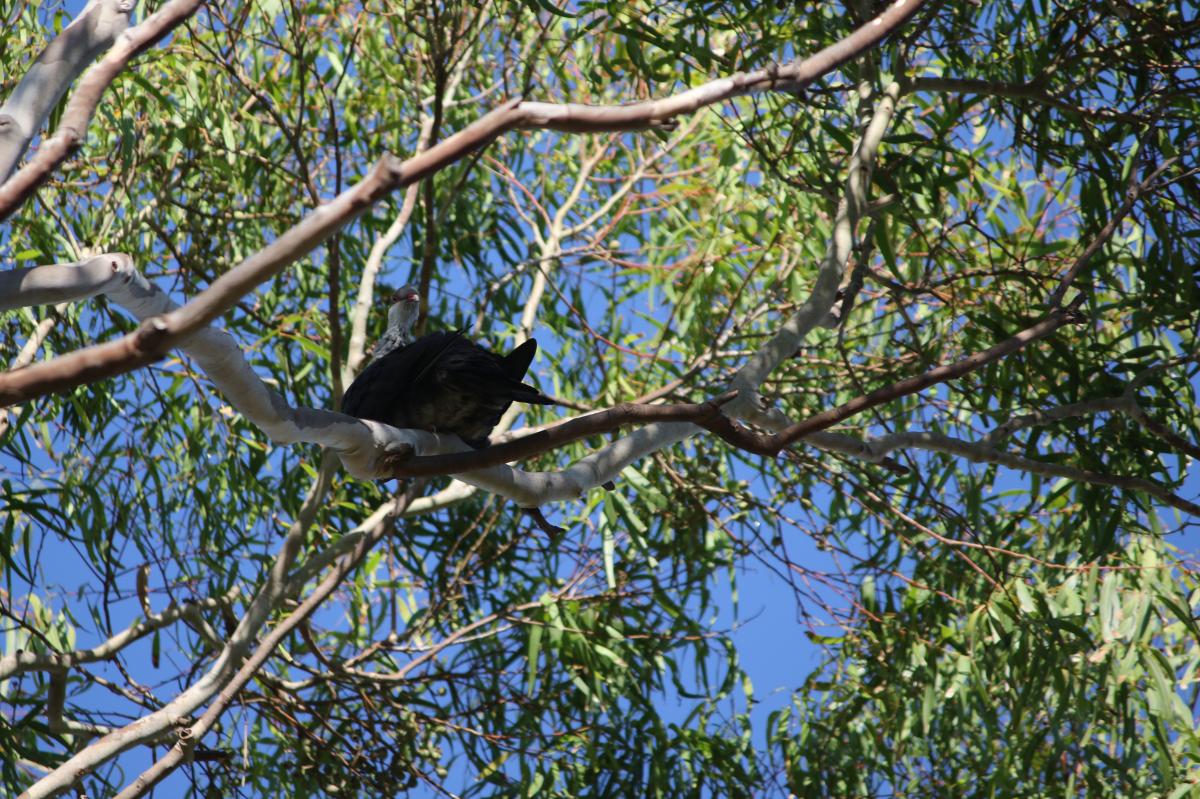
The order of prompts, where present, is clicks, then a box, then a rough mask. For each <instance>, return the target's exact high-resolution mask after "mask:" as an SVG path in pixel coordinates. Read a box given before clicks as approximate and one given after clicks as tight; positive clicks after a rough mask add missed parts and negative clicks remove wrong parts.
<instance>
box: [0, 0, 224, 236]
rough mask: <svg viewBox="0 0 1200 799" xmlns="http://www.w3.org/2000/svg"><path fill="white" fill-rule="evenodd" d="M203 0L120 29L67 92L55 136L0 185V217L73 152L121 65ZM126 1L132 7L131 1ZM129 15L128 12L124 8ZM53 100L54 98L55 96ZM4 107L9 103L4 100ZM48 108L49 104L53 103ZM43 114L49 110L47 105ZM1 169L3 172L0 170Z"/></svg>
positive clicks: (177, 0)
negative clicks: (105, 50)
mask: <svg viewBox="0 0 1200 799" xmlns="http://www.w3.org/2000/svg"><path fill="white" fill-rule="evenodd" d="M93 2H96V0H93ZM126 2H128V0H122V4H123V3H126ZM202 3H203V0H171V2H169V3H167V4H166V5H164V6H163V7H162V8H160V9H159V10H158V11H155V12H154V13H153V14H151V15H150V16H149V17H147V18H146V19H145V20H143V21H142V22H141V23H140V24H138V25H135V26H134V27H132V28H129V29H128V30H123V32H121V33H120V35H119V36H118V37H117V42H116V44H115V45H113V47H112V48H111V49H110V50H109V51H108V54H107V55H105V56H104V58H102V59H100V61H99V63H97V64H96V65H95V66H94V67H92V68H91V69H89V70H88V71H87V73H86V74H85V75H84V76H83V78H82V79H81V80H80V81H79V86H78V87H76V89H75V92H74V93H73V94H72V95H71V99H70V100H69V101H67V107H66V109H65V110H64V111H63V115H62V121H61V122H59V124H58V128H57V129H56V130H55V131H54V135H52V136H50V137H49V138H46V139H44V140H43V141H42V143H41V146H39V147H38V150H37V154H36V155H34V157H33V158H31V159H30V160H29V161H28V162H26V164H25V166H23V167H21V169H20V170H19V171H18V172H17V173H16V174H14V175H13V176H12V177H10V178H9V179H8V180H7V181H6V182H4V183H3V184H0V221H3V220H4V219H7V218H8V217H9V216H10V215H11V214H12V213H13V212H14V211H16V210H17V209H18V208H19V207H20V206H21V204H22V203H23V202H25V200H27V199H28V198H29V196H30V195H31V194H33V192H35V191H37V189H38V187H40V186H41V185H42V184H43V183H45V182H46V181H47V180H48V179H49V178H50V175H51V174H52V173H53V172H54V170H55V169H57V168H58V166H59V164H61V163H62V162H63V161H65V160H67V158H68V157H69V156H70V155H71V153H72V152H74V151H75V150H76V149H77V148H78V147H79V146H80V145H81V144H82V143H83V140H84V138H85V137H86V136H87V129H88V125H89V124H91V121H92V116H93V115H94V114H95V113H96V108H97V106H99V105H100V98H101V97H102V96H103V95H104V92H105V90H106V89H108V86H109V84H111V83H112V82H113V81H114V80H115V79H116V77H117V75H119V74H121V71H122V70H123V69H125V66H126V65H127V64H128V63H129V62H130V61H131V60H132V59H133V58H134V57H135V56H137V55H138V54H139V53H141V52H142V51H143V50H146V49H147V48H149V47H151V46H152V45H153V44H155V43H156V42H157V41H158V40H159V39H161V38H162V37H164V36H166V35H167V34H168V33H170V32H171V31H172V30H173V29H174V28H175V27H176V26H177V25H179V24H180V23H181V22H183V21H184V20H185V19H187V18H188V17H190V16H191V15H192V14H194V13H196V10H197V9H198V8H199V7H200V5H201V4H202ZM119 5H120V4H119ZM129 5H130V7H132V3H129ZM90 6H91V4H90V3H89V7H90ZM85 13H86V10H85ZM127 15H128V12H126V16H127ZM122 27H123V26H122ZM65 32H66V31H64V33H65ZM55 41H58V40H55ZM52 48H54V43H53V42H52V43H51V47H48V48H47V51H50V50H51V49H52ZM43 55H44V54H43ZM90 60H91V59H89V61H90ZM55 100H56V101H57V98H55ZM5 107H6V108H7V104H6V106H5ZM51 107H53V103H52V104H51ZM47 113H49V110H48V109H47ZM18 157H19V155H18ZM0 166H3V164H0ZM10 168H11V167H10ZM0 174H5V173H4V172H3V170H0Z"/></svg>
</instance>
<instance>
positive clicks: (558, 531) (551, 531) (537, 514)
mask: <svg viewBox="0 0 1200 799" xmlns="http://www.w3.org/2000/svg"><path fill="white" fill-rule="evenodd" d="M521 511H522V512H523V513H525V514H526V515H527V516H529V518H531V519H533V523H534V524H535V525H537V527H538V529H539V530H541V531H542V532H543V533H545V534H546V535H548V536H550V537H551V538H557V537H558V536H560V535H562V534H563V533H565V532H566V531H567V528H565V527H559V526H558V525H557V524H551V523H550V520H549V519H547V518H546V517H545V516H544V515H543V514H542V509H541V508H538V507H533V508H521Z"/></svg>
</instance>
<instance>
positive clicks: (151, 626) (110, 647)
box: [0, 588, 238, 680]
mask: <svg viewBox="0 0 1200 799" xmlns="http://www.w3.org/2000/svg"><path fill="white" fill-rule="evenodd" d="M237 595H238V589H237V588H234V589H233V590H231V591H229V592H228V593H226V594H225V595H224V596H220V597H208V598H206V599H200V600H197V601H195V602H181V603H172V604H171V605H169V606H168V607H167V608H165V609H164V610H163V611H162V612H161V613H155V614H151V615H149V616H147V617H145V618H142V619H138V620H137V621H135V622H134V623H133V624H131V625H129V626H128V627H126V628H125V629H124V630H122V631H121V632H119V633H117V634H116V635H114V636H112V637H111V638H109V639H108V640H107V641H104V642H103V643H100V644H97V645H96V646H94V647H92V648H91V649H77V650H75V651H73V652H26V651H18V652H14V653H12V654H10V655H5V656H4V657H3V658H0V680H6V679H8V678H9V677H14V676H16V675H18V674H23V673H25V672H27V671H54V670H57V669H69V668H74V667H75V666H78V665H80V664H81V663H95V662H97V661H101V660H107V659H109V658H111V657H112V656H113V655H115V654H117V653H118V652H120V651H121V650H122V649H124V648H125V647H127V646H129V645H130V644H132V643H134V642H135V641H139V640H141V639H142V638H145V637H146V636H147V635H149V634H150V633H152V632H154V631H155V630H161V629H163V628H164V627H169V626H170V625H172V624H174V623H175V622H176V621H178V620H180V619H182V618H184V617H186V616H189V615H195V614H198V613H199V612H200V611H201V610H210V609H215V608H221V607H227V606H229V605H231V604H232V603H233V602H234V600H236V599H237Z"/></svg>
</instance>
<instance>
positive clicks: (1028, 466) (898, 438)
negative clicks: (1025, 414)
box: [864, 431, 1200, 517]
mask: <svg viewBox="0 0 1200 799" xmlns="http://www.w3.org/2000/svg"><path fill="white" fill-rule="evenodd" d="M909 448H913V449H924V450H930V451H932V452H944V453H946V454H948V455H955V456H958V457H960V458H965V459H966V460H969V461H972V462H973V463H995V464H998V465H1000V466H1007V467H1008V468H1010V469H1015V470H1017V471H1021V472H1026V473H1029V474H1041V475H1046V476H1048V477H1062V478H1065V479H1067V480H1073V481H1075V482H1079V483H1091V484H1093V485H1105V486H1112V487H1114V488H1120V489H1123V490H1126V491H1139V492H1141V493H1144V494H1149V495H1150V496H1152V497H1155V498H1157V499H1160V500H1162V501H1163V502H1164V503H1165V504H1167V505H1170V506H1171V507H1173V508H1177V509H1179V510H1181V511H1184V512H1185V513H1190V514H1191V515H1193V516H1197V517H1200V505H1197V504H1196V503H1195V502H1191V501H1190V500H1186V499H1184V498H1182V497H1180V496H1177V495H1176V494H1173V493H1172V492H1171V491H1169V490H1167V489H1166V488H1164V487H1163V486H1161V485H1159V484H1158V483H1155V482H1153V481H1151V480H1146V479H1144V478H1141V477H1124V476H1122V475H1112V474H1104V473H1102V472H1092V471H1088V470H1087V469H1079V468H1076V467H1073V466H1064V465H1063V464H1060V463H1046V462H1044V461H1039V460H1035V459H1034V458H1028V457H1025V456H1023V455H1015V454H1013V453H1010V452H1004V451H1002V450H998V449H996V448H995V447H994V446H992V445H991V444H990V443H989V442H986V441H984V442H972V441H963V440H962V439H958V438H952V437H951V436H947V435H943V434H941V433H927V432H923V431H910V432H905V433H895V434H892V435H889V436H883V437H881V438H878V439H875V440H874V441H871V442H865V443H864V449H865V451H866V452H867V453H869V454H870V455H871V456H873V457H883V456H884V455H886V454H888V453H890V452H894V451H896V450H898V449H909Z"/></svg>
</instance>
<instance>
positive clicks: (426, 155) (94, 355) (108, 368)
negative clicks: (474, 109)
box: [0, 0, 926, 407]
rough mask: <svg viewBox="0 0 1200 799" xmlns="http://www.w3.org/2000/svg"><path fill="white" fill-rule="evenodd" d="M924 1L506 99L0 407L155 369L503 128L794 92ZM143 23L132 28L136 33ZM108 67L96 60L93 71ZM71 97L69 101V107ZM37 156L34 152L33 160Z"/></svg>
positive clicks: (26, 385)
mask: <svg viewBox="0 0 1200 799" xmlns="http://www.w3.org/2000/svg"><path fill="white" fill-rule="evenodd" d="M196 2H198V0H172V2H171V3H170V4H168V6H167V7H164V9H163V11H160V12H158V14H155V15H154V17H152V18H151V20H152V19H154V18H156V17H158V15H159V14H162V13H164V12H165V11H166V9H167V8H171V7H176V8H179V7H181V6H188V5H191V4H193V3H196ZM924 2H926V0H898V1H897V2H896V3H894V4H893V5H891V6H889V7H888V8H887V9H886V10H885V11H884V12H883V13H882V14H881V15H880V16H879V17H877V18H876V19H875V20H872V21H871V22H869V23H867V24H866V25H864V26H862V27H861V28H859V29H858V30H857V31H855V32H854V33H852V34H851V35H850V36H848V37H846V38H845V39H843V40H842V41H840V42H838V43H836V44H834V45H831V46H829V47H826V48H825V49H823V50H821V51H820V52H819V53H817V54H816V55H813V56H811V57H809V58H807V59H804V60H803V61H799V62H796V63H793V64H791V65H788V66H786V67H772V68H768V69H760V70H756V71H754V72H745V73H740V74H738V75H734V76H731V77H728V78H722V79H719V80H715V81H711V82H710V83H707V84H704V85H703V86H699V87H696V88H694V89H690V90H688V91H685V92H682V93H680V94H677V95H674V96H672V97H668V98H664V99H661V100H653V101H646V102H641V103H633V104H631V105H623V106H584V105H577V104H566V105H554V104H550V103H533V102H521V101H520V100H513V101H511V102H509V103H507V104H505V105H503V106H501V107H499V108H497V109H496V110H494V111H492V112H490V113H488V114H486V115H484V116H483V117H482V118H481V119H479V120H477V121H476V122H475V123H473V124H471V125H469V126H467V127H466V128H465V129H463V130H462V131H459V132H458V133H456V134H454V135H453V136H450V137H449V138H447V139H445V140H443V141H441V142H439V143H438V144H437V145H435V146H433V147H431V148H429V149H428V150H426V151H425V152H423V153H420V154H418V155H415V156H413V157H412V158H410V159H408V160H407V161H404V162H400V161H399V160H398V159H396V158H394V157H392V156H385V157H384V158H383V159H381V160H380V161H379V163H378V164H376V166H375V167H374V169H372V170H371V172H370V173H369V174H368V175H367V176H366V177H365V178H364V179H363V180H362V181H360V182H359V183H358V184H357V185H356V186H354V187H352V188H350V189H348V190H346V191H344V192H343V193H341V194H340V195H338V196H337V197H335V198H334V199H333V200H331V201H330V202H329V203H327V204H326V205H323V206H321V207H320V208H317V209H315V210H314V211H312V212H311V213H310V214H309V215H308V216H306V217H305V218H304V219H303V220H301V221H300V222H299V223H297V224H296V225H295V226H294V227H292V228H291V229H289V230H288V231H286V232H285V233H283V234H282V235H280V237H279V238H278V239H276V240H275V241H274V242H272V243H271V244H269V245H268V246H267V247H265V248H263V249H262V250H260V251H259V252H257V253H255V254H254V255H252V256H250V257H249V258H247V259H246V260H245V261H243V262H242V263H241V264H239V265H238V266H236V267H234V268H233V269H231V270H230V271H229V272H226V273H225V274H224V275H222V276H220V277H219V278H217V279H216V280H215V281H214V282H213V284H212V285H211V286H209V287H208V288H207V289H206V290H204V291H202V292H201V293H200V294H198V295H197V296H196V297H194V298H193V299H192V300H191V301H189V302H188V303H187V304H185V305H184V306H183V307H181V308H178V309H176V310H175V311H172V312H171V313H169V314H166V315H165V316H163V317H162V318H158V319H152V320H147V321H146V322H145V323H143V325H142V327H141V328H139V330H137V331H135V332H134V333H131V334H129V335H127V336H125V337H123V338H121V339H118V340H116V341H111V342H108V343H105V344H98V345H95V346H92V347H89V348H87V349H85V350H80V351H78V352H74V353H70V354H68V355H63V356H61V357H59V358H56V359H54V360H53V361H50V362H46V363H42V364H37V365H34V366H30V367H26V368H25V369H22V370H18V371H15V372H8V373H5V374H3V375H0V407H2V406H5V405H11V404H14V403H17V402H22V401H25V400H28V399H31V398H33V397H38V396H42V395H44V394H47V393H50V392H52V391H62V390H65V389H68V388H72V387H74V386H77V385H81V384H83V383H89V382H93V381H96V380H100V379H103V378H104V377H110V376H113V375H117V374H124V373H125V372H129V371H132V370H133V369H137V368H139V367H142V366H146V365H148V364H150V363H152V362H154V361H155V360H157V359H158V358H160V357H162V355H163V353H165V352H166V351H167V350H169V349H170V348H171V347H174V346H177V345H178V344H179V343H180V341H181V340H182V339H184V338H185V337H187V336H188V335H189V334H191V333H194V332H196V331H197V330H199V329H201V328H203V327H204V326H205V325H207V324H208V323H209V322H211V321H213V320H214V319H216V318H217V317H218V316H220V315H222V314H223V313H225V312H226V311H228V310H229V309H230V308H231V307H232V306H233V305H234V304H235V303H236V302H237V301H238V300H239V299H240V298H241V297H243V296H245V295H246V294H248V293H249V292H250V291H252V290H253V289H254V288H255V287H256V286H258V285H259V284H260V283H262V282H264V281H266V280H267V279H269V278H271V277H272V276H274V275H276V274H278V273H279V272H280V271H282V270H283V269H284V268H285V267H287V266H288V265H289V264H291V263H293V262H294V261H296V260H297V259H299V258H301V257H303V256H304V255H306V254H308V253H309V252H311V251H312V250H313V249H314V248H316V247H317V246H318V245H320V244H321V243H322V242H323V241H324V240H325V239H327V238H328V237H329V236H331V235H332V234H333V233H335V232H336V231H338V230H340V229H341V228H342V227H343V226H344V225H346V224H347V223H349V222H350V221H351V220H353V219H355V218H356V217H357V216H358V215H359V214H361V213H363V212H364V211H366V210H367V209H368V208H369V207H370V206H371V205H372V204H374V203H375V202H377V201H378V200H379V199H381V198H382V197H383V196H384V195H386V194H387V193H389V192H391V191H393V190H395V189H398V188H402V187H404V186H408V185H410V184H412V183H414V182H416V181H419V180H421V179H422V178H424V177H426V176H428V175H431V174H433V173H434V172H437V171H438V170H440V169H442V168H444V167H445V166H447V165H449V164H451V163H454V162H455V161H457V160H459V159H461V158H463V157H465V156H466V155H469V154H470V153H472V152H474V151H475V150H478V149H480V148H482V147H485V146H487V145H488V144H489V143H490V142H491V141H492V140H494V139H495V138H496V137H498V136H500V135H502V134H503V133H505V132H507V131H510V130H517V129H522V128H524V129H528V128H551V129H555V130H562V131H570V132H602V131H616V130H638V129H643V128H649V127H655V126H661V125H662V124H663V123H664V122H665V121H666V120H668V119H671V118H673V117H675V116H678V115H681V114H685V113H691V112H693V111H696V110H698V109H700V108H703V107H705V106H708V105H711V104H713V103H717V102H721V101H723V100H726V99H729V98H732V97H736V96H739V95H744V94H751V93H755V92H761V91H768V90H774V91H799V90H800V89H802V88H804V87H805V86H807V85H808V84H810V83H812V82H813V81H814V80H816V79H817V78H819V77H820V76H821V75H824V74H825V73H827V72H829V71H831V70H833V69H834V68H836V67H837V66H838V65H840V64H842V63H844V62H845V61H847V60H849V59H850V58H853V57H854V56H855V55H858V54H859V53H861V52H863V51H865V50H866V49H868V48H870V47H871V46H873V45H875V44H876V43H878V42H879V41H880V40H881V39H883V38H884V37H885V36H886V35H888V34H889V33H891V32H892V31H893V30H895V29H896V28H897V27H899V26H900V25H901V24H902V23H903V22H904V21H905V20H907V19H908V18H909V17H911V16H912V15H913V14H914V13H916V11H917V10H918V9H919V8H920V7H921V6H922V5H923V4H924ZM176 4H181V6H177V5H176ZM193 10H194V9H193ZM188 13H190V11H189V12H188ZM181 19H182V17H181ZM151 20H147V21H146V22H144V23H142V24H141V25H139V26H138V28H139V29H141V28H144V27H145V26H146V25H148V24H149V23H150V21H151ZM128 35H129V34H126V36H128ZM114 52H116V50H114ZM126 60H128V59H126ZM107 61H108V59H105V61H102V62H101V64H100V65H98V67H97V68H99V67H100V66H103V65H104V64H105V63H106V62H107ZM122 63H123V62H122ZM86 82H87V79H85V83H86ZM82 88H83V87H82V86H81V91H82ZM78 94H79V93H78V92H77V95H78ZM75 99H76V98H72V102H75ZM56 137H57V134H56ZM43 149H44V150H45V149H47V146H46V145H43ZM41 156H42V153H41V152H39V159H40V158H41ZM30 166H32V164H31V165H29V166H27V167H26V169H25V170H22V172H21V173H18V175H17V176H16V177H15V178H14V179H13V180H12V181H9V183H10V184H11V183H14V181H16V180H17V179H18V178H20V177H21V175H22V174H24V173H25V171H26V170H28V169H29V168H30ZM8 191H10V189H9V186H8V184H6V185H5V186H4V187H0V210H2V209H4V207H5V206H4V198H5V196H6V192H8Z"/></svg>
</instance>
